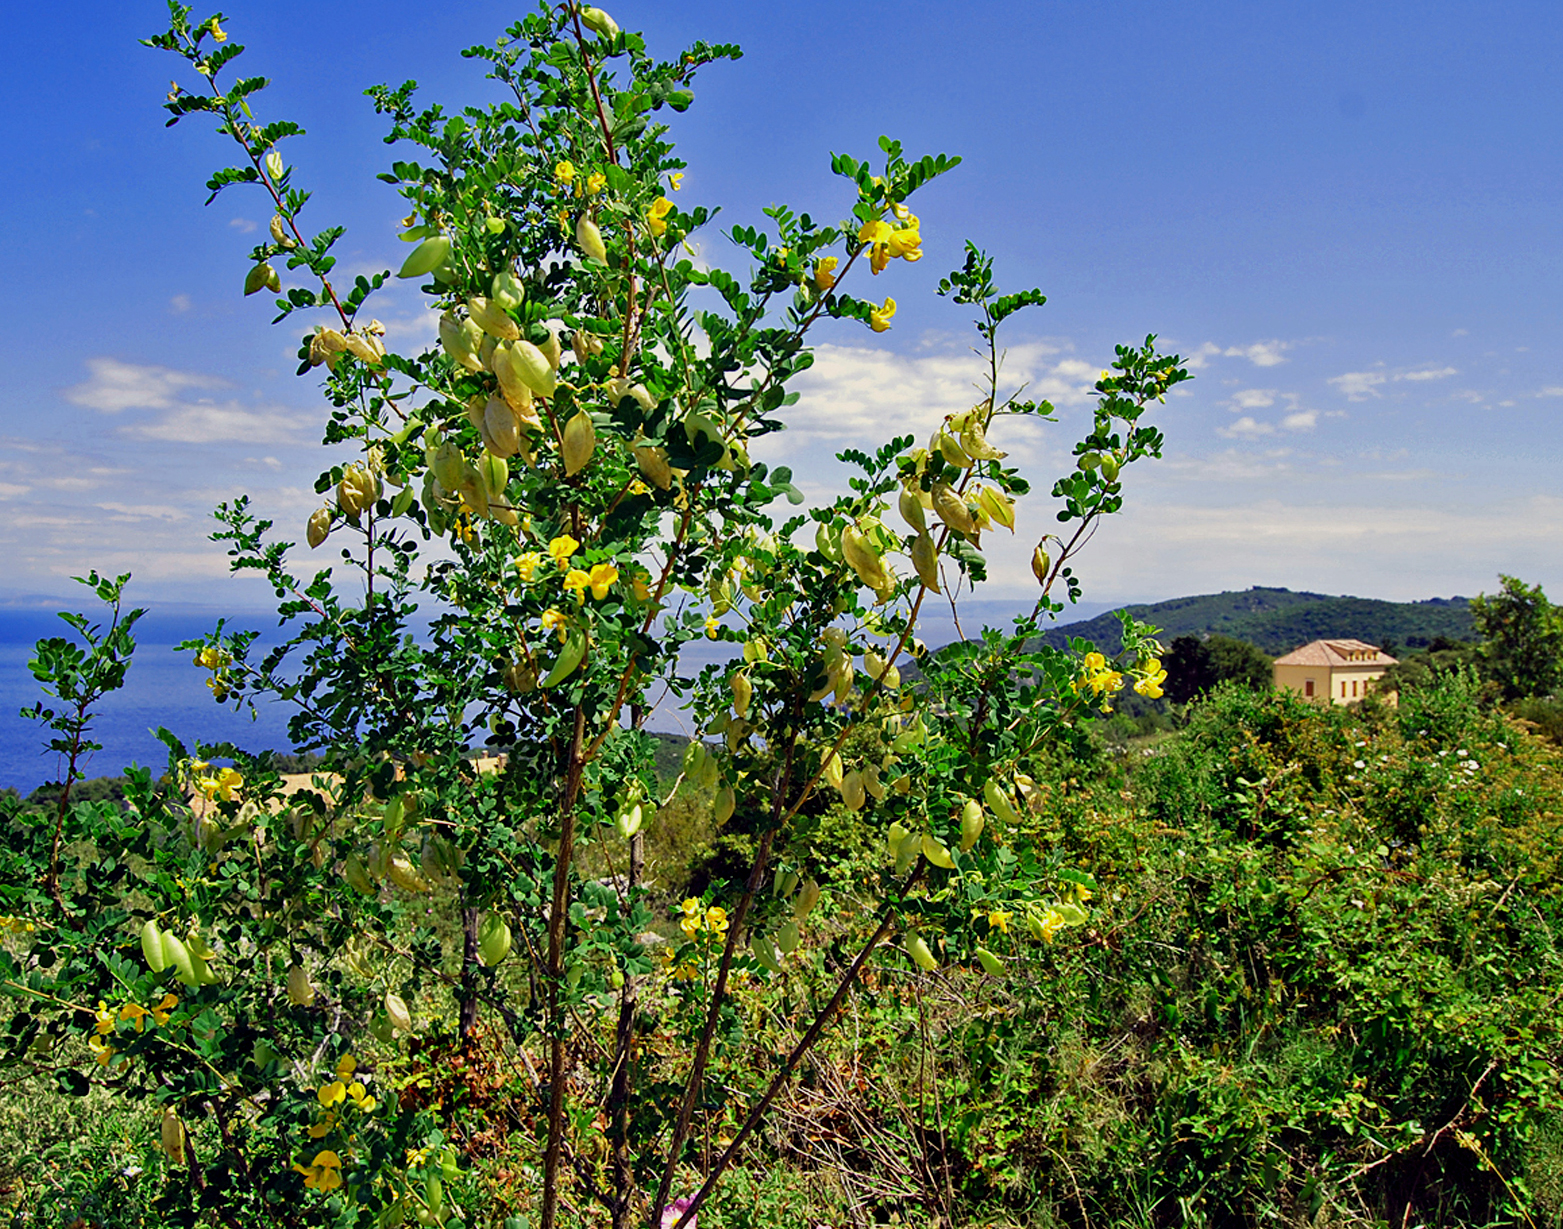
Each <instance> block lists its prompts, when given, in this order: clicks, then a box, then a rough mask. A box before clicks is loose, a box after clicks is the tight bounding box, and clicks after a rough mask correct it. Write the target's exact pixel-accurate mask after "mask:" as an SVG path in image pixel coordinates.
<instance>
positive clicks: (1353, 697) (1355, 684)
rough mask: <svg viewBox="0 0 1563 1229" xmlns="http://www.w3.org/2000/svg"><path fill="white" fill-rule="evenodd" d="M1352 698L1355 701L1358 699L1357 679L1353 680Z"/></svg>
mask: <svg viewBox="0 0 1563 1229" xmlns="http://www.w3.org/2000/svg"><path fill="white" fill-rule="evenodd" d="M1351 698H1352V699H1353V700H1355V699H1356V698H1357V680H1356V679H1352V680H1351Z"/></svg>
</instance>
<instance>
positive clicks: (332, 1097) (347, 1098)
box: [295, 1054, 380, 1168]
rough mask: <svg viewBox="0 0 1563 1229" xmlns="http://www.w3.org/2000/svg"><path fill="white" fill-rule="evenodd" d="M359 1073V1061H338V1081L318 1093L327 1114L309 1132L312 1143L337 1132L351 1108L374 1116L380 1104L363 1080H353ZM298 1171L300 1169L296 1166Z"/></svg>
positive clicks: (350, 1058) (347, 1058) (346, 1057)
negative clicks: (344, 1115) (345, 1109)
mask: <svg viewBox="0 0 1563 1229" xmlns="http://www.w3.org/2000/svg"><path fill="white" fill-rule="evenodd" d="M357 1070H358V1060H357V1059H356V1058H354V1057H353V1056H352V1055H351V1054H344V1055H342V1057H341V1058H340V1059H339V1060H338V1061H337V1065H336V1079H334V1080H331V1081H329V1082H328V1083H325V1084H322V1085H321V1086H320V1087H319V1088H317V1089H316V1090H315V1100H317V1101H319V1102H320V1107H321V1109H322V1110H324V1111H325V1112H324V1113H322V1114H321V1116H320V1117H319V1118H317V1119H316V1120H315V1121H314V1123H313V1124H312V1125H311V1126H310V1128H309V1137H310V1138H311V1139H323V1138H325V1136H327V1135H329V1134H330V1133H331V1131H332V1130H334V1129H335V1127H336V1125H337V1123H338V1122H339V1121H340V1120H341V1116H342V1110H343V1109H344V1108H345V1107H347V1106H349V1105H351V1106H352V1107H353V1108H354V1109H356V1110H357V1111H358V1112H359V1113H363V1114H369V1113H373V1112H374V1109H375V1107H376V1106H378V1105H379V1104H380V1103H379V1102H378V1101H376V1100H375V1099H374V1097H373V1096H372V1095H370V1092H369V1090H368V1089H367V1088H365V1087H364V1085H363V1082H362V1081H361V1080H356V1079H354V1078H353V1075H354V1073H355V1072H356V1071H357ZM295 1168H297V1167H296V1166H295Z"/></svg>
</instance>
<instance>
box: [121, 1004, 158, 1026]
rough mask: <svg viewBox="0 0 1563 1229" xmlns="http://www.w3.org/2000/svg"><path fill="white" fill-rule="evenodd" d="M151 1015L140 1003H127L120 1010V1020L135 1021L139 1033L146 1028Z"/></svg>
mask: <svg viewBox="0 0 1563 1229" xmlns="http://www.w3.org/2000/svg"><path fill="white" fill-rule="evenodd" d="M151 1014H152V1013H151V1012H149V1011H148V1010H147V1009H146V1008H145V1007H143V1006H141V1004H140V1003H126V1004H125V1005H124V1006H123V1007H121V1008H120V1009H119V1018H120V1019H121V1020H131V1021H134V1023H135V1026H136V1032H138V1033H139V1032H140V1031H141V1030H142V1029H143V1028H145V1027H146V1018H147V1017H148V1016H149V1015H151Z"/></svg>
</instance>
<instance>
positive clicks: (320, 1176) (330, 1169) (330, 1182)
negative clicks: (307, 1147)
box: [293, 1148, 342, 1191]
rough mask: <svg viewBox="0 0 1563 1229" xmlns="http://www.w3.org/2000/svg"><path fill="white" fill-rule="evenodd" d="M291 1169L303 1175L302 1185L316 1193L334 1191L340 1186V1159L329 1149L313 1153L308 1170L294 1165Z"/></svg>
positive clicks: (296, 1164)
mask: <svg viewBox="0 0 1563 1229" xmlns="http://www.w3.org/2000/svg"><path fill="white" fill-rule="evenodd" d="M293 1168H294V1169H296V1170H297V1171H298V1172H299V1173H301V1174H303V1175H304V1185H305V1186H307V1187H309V1188H311V1189H312V1190H317V1191H334V1190H336V1188H337V1187H339V1186H341V1185H342V1158H341V1157H339V1156H338V1155H337V1154H336V1153H334V1152H332V1151H331V1150H330V1149H329V1148H326V1149H323V1150H322V1151H320V1152H317V1153H315V1159H314V1160H313V1161H311V1162H310V1163H309V1166H308V1168H305V1167H304V1166H303V1165H300V1164H298V1163H297V1162H295V1163H294V1165H293Z"/></svg>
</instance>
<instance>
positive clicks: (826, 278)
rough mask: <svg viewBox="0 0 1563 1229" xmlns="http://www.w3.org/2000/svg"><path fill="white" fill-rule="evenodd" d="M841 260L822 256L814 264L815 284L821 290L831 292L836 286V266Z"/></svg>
mask: <svg viewBox="0 0 1563 1229" xmlns="http://www.w3.org/2000/svg"><path fill="white" fill-rule="evenodd" d="M840 263H841V262H840V260H839V259H838V258H837V257H835V256H821V257H820V258H819V259H818V260H816V261H815V262H814V284H815V285H816V286H818V287H819V288H820V289H821V290H829V289H830V288H831V287H832V286H834V285H835V284H836V266H837V265H838V264H840Z"/></svg>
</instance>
